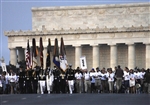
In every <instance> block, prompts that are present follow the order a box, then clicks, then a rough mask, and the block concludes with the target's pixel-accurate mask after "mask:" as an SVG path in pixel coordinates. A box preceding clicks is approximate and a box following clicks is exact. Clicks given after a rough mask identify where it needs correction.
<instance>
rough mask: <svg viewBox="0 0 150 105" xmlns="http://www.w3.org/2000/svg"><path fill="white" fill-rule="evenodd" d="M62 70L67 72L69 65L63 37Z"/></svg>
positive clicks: (61, 47) (61, 50)
mask: <svg viewBox="0 0 150 105" xmlns="http://www.w3.org/2000/svg"><path fill="white" fill-rule="evenodd" d="M59 59H60V68H61V69H62V70H63V71H66V69H67V66H68V63H67V58H66V50H65V46H64V41H63V38H62V37H61V44H60V56H59Z"/></svg>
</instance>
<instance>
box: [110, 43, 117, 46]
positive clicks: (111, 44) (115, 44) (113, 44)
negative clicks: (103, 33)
mask: <svg viewBox="0 0 150 105" xmlns="http://www.w3.org/2000/svg"><path fill="white" fill-rule="evenodd" d="M108 45H109V46H117V43H108Z"/></svg>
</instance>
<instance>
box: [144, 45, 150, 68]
mask: <svg viewBox="0 0 150 105" xmlns="http://www.w3.org/2000/svg"><path fill="white" fill-rule="evenodd" d="M145 57H146V61H145V62H146V65H145V66H146V67H145V69H147V68H150V43H148V44H146V55H145Z"/></svg>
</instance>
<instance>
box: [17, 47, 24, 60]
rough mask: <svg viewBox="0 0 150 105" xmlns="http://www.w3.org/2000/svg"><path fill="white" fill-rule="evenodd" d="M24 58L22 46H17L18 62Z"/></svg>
mask: <svg viewBox="0 0 150 105" xmlns="http://www.w3.org/2000/svg"><path fill="white" fill-rule="evenodd" d="M23 60H25V53H24V49H23V48H18V62H19V61H23Z"/></svg>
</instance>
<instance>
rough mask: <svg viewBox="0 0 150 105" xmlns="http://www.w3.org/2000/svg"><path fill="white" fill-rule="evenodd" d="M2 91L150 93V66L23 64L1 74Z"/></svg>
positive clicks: (22, 92) (17, 92)
mask: <svg viewBox="0 0 150 105" xmlns="http://www.w3.org/2000/svg"><path fill="white" fill-rule="evenodd" d="M0 92H1V94H32V93H33V94H37V93H39V94H51V93H52V94H56V93H57V94H60V93H64V94H65V93H69V94H74V93H126V94H128V93H132V94H134V93H137V94H141V93H150V69H147V70H145V69H144V68H143V69H138V68H136V69H134V70H133V69H129V68H128V67H125V68H124V69H122V68H121V67H120V66H117V67H115V68H114V70H112V68H107V69H105V68H102V69H101V70H100V69H99V68H98V67H97V68H92V69H91V70H82V69H80V68H79V67H77V68H76V69H72V65H69V66H68V68H67V70H66V71H62V70H61V69H60V68H58V67H56V66H54V68H53V69H51V68H47V69H45V70H44V69H42V68H40V67H38V66H37V67H35V68H33V69H29V70H24V69H23V67H22V66H20V67H19V71H18V72H17V73H15V72H14V71H13V70H12V69H11V68H10V70H9V72H2V73H1V75H0Z"/></svg>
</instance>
